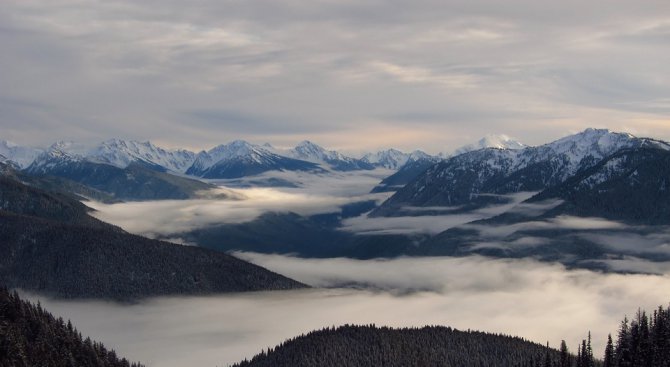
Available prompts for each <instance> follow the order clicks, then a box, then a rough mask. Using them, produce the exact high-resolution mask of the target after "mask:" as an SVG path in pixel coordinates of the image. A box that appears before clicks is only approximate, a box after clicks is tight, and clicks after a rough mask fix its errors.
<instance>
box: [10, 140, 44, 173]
mask: <svg viewBox="0 0 670 367" xmlns="http://www.w3.org/2000/svg"><path fill="white" fill-rule="evenodd" d="M42 152H43V150H42V149H37V148H31V147H25V146H20V145H18V144H16V143H14V142H11V141H8V140H0V155H2V156H3V157H4V160H3V162H12V163H14V164H15V165H17V166H18V167H21V168H23V167H27V166H29V165H30V164H31V163H32V162H33V161H34V160H35V158H37V156H38V155H40V154H41V153H42Z"/></svg>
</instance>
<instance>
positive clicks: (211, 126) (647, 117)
mask: <svg viewBox="0 0 670 367" xmlns="http://www.w3.org/2000/svg"><path fill="white" fill-rule="evenodd" d="M669 44H670V2H668V1H667V0H657V1H636V2H631V1H624V0H593V1H589V2H583V1H576V0H567V1H562V2H550V1H532V0H514V1H507V2H499V1H493V0H490V1H483V0H477V1H451V0H450V1H437V0H421V1H412V2H403V1H397V0H392V1H388V0H387V1H380V0H365V1H353V0H337V1H334V0H321V1H310V2H304V1H297V0H253V1H234V0H229V1H215V0H196V1H190V2H188V3H185V2H182V1H175V0H167V1H155V0H149V1H141V2H136V1H129V0H128V1H92V0H54V1H31V0H21V1H19V0H8V1H3V2H2V3H1V4H0V47H1V48H2V50H3V51H2V53H0V85H2V86H3V87H2V88H0V139H6V140H11V141H14V142H16V143H19V144H23V145H33V146H46V145H49V144H50V143H52V142H54V141H56V140H74V141H94V142H99V141H103V140H106V139H109V138H113V137H118V138H124V139H136V140H142V141H143V140H151V141H152V142H154V143H156V144H158V145H161V146H165V147H168V148H187V149H191V150H196V151H197V150H201V149H208V148H211V147H213V146H215V145H218V144H221V143H226V142H229V141H231V140H235V139H245V140H249V141H251V142H254V143H264V142H270V143H272V144H273V145H277V146H292V145H295V144H296V143H298V142H299V141H301V140H304V139H309V140H312V141H314V142H317V143H319V144H321V145H323V146H325V147H328V148H332V149H341V150H344V151H364V150H374V149H378V148H390V147H394V148H398V149H401V150H405V151H411V150H413V149H416V148H421V149H423V150H425V151H427V152H430V153H437V152H448V151H451V150H453V149H454V148H457V147H459V146H462V145H463V144H467V143H471V142H474V141H476V140H477V139H479V138H481V137H482V136H485V135H487V134H507V135H509V136H511V137H514V138H515V139H517V140H519V141H521V142H523V143H526V144H529V145H538V144H543V143H546V142H549V141H551V140H555V139H558V138H560V137H563V136H565V135H568V134H570V133H575V132H578V131H581V130H584V129H585V128H587V127H596V128H608V129H610V130H614V131H624V132H629V133H632V134H634V135H638V136H648V137H653V138H658V139H663V140H670V47H667V46H668V45H669Z"/></svg>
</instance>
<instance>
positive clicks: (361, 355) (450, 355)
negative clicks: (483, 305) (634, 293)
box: [233, 307, 670, 367]
mask: <svg viewBox="0 0 670 367" xmlns="http://www.w3.org/2000/svg"><path fill="white" fill-rule="evenodd" d="M576 349H577V355H574V354H572V353H570V351H569V350H568V347H567V345H566V343H565V342H564V341H563V342H562V343H561V346H560V348H559V349H558V350H556V349H553V348H549V347H548V346H543V345H540V344H537V343H532V342H530V341H527V340H524V339H522V338H518V337H511V336H506V335H500V334H489V333H484V332H479V331H470V330H468V331H459V330H456V329H452V328H450V327H443V326H429V327H423V328H403V329H393V328H388V327H376V326H374V325H366V326H353V325H345V326H341V327H338V328H325V329H322V330H319V331H313V332H310V333H308V334H304V335H300V336H298V337H296V338H293V339H290V340H287V341H285V342H284V343H282V344H280V345H278V346H277V347H275V348H271V349H268V350H267V351H263V352H261V353H260V354H258V355H256V356H255V357H253V358H252V359H251V360H244V361H242V362H240V363H238V364H235V365H234V366H233V367H266V366H267V367H270V366H272V367H283V366H286V367H288V366H293V367H300V366H304V367H308V366H309V367H311V366H326V367H327V366H345V367H365V366H370V367H373V366H375V367H376V366H414V367H420V366H445V367H451V366H472V367H475V366H489V367H596V366H602V367H668V366H670V308H667V309H666V308H663V307H659V308H658V309H656V310H655V311H654V312H653V313H652V315H648V314H647V313H646V312H644V311H638V312H637V314H636V316H635V318H634V319H633V320H632V321H629V320H628V319H627V318H626V319H624V320H623V321H622V322H621V325H620V326H619V330H618V331H617V334H616V335H615V337H614V340H612V336H611V335H610V336H608V343H607V347H606V350H605V353H604V356H603V359H597V358H596V357H595V356H594V354H593V350H592V348H591V333H590V332H589V333H588V338H587V339H584V340H583V341H582V343H581V344H580V345H579V346H577V348H576Z"/></svg>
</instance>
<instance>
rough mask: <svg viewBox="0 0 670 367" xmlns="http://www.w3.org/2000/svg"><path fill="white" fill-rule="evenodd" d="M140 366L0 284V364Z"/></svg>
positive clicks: (24, 366) (11, 366)
mask: <svg viewBox="0 0 670 367" xmlns="http://www.w3.org/2000/svg"><path fill="white" fill-rule="evenodd" d="M29 366H48V367H61V366H63V367H66V366H67V367H70V366H71V367H75V366H87V367H88V366H90V367H98V366H99V367H142V365H141V364H139V363H130V362H128V360H126V359H125V358H121V357H119V356H117V355H116V352H115V351H114V350H108V349H107V348H105V346H104V345H102V344H101V343H98V342H95V341H92V340H91V339H90V338H88V337H86V338H84V337H83V336H82V335H81V333H80V332H79V331H77V329H75V328H74V327H73V326H72V323H70V322H69V321H68V322H65V321H64V320H63V319H62V318H60V317H59V318H55V317H54V316H53V315H52V314H50V313H49V312H47V311H46V310H44V309H43V308H42V307H41V305H40V304H39V303H38V304H37V305H34V304H32V303H30V302H27V301H24V300H22V299H21V298H20V297H19V295H18V294H17V293H16V292H9V291H8V290H7V288H4V287H0V367H29Z"/></svg>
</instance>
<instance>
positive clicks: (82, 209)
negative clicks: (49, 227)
mask: <svg viewBox="0 0 670 367" xmlns="http://www.w3.org/2000/svg"><path fill="white" fill-rule="evenodd" d="M0 210H5V211H8V212H12V213H17V214H23V215H29V216H35V217H40V218H45V219H52V220H58V221H62V222H67V223H79V224H85V225H101V224H102V223H101V222H100V221H98V220H97V219H95V218H92V217H90V216H89V215H88V211H89V208H88V207H86V205H84V204H82V203H80V202H79V201H77V200H74V199H73V198H72V197H70V196H67V195H64V194H60V193H55V192H48V191H44V190H40V189H37V188H34V187H30V186H27V185H24V184H22V183H21V182H19V181H16V180H15V179H12V178H10V177H6V176H0ZM110 227H111V226H110Z"/></svg>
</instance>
